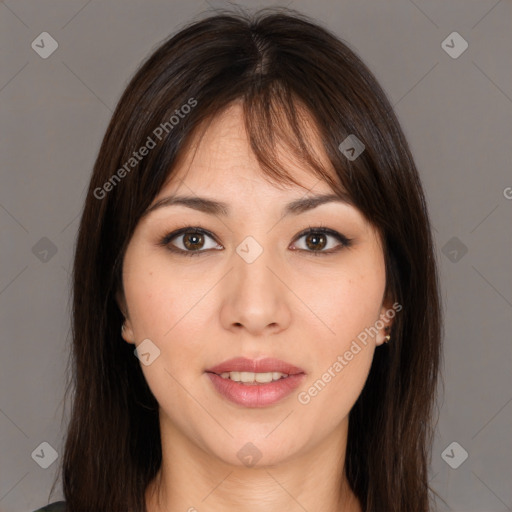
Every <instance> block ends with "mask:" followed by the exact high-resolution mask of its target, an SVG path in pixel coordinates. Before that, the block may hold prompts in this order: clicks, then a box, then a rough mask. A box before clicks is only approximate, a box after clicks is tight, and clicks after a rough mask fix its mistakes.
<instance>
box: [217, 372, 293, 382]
mask: <svg viewBox="0 0 512 512" xmlns="http://www.w3.org/2000/svg"><path fill="white" fill-rule="evenodd" d="M220 376H221V377H222V378H223V379H231V380H234V381H236V382H242V383H244V384H254V383H255V382H258V383H260V384H268V383H269V382H272V381H276V380H279V379H281V378H282V377H288V374H287V373H281V372H266V373H253V372H224V373H221V374H220Z"/></svg>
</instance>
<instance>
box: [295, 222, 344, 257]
mask: <svg viewBox="0 0 512 512" xmlns="http://www.w3.org/2000/svg"><path fill="white" fill-rule="evenodd" d="M301 239H304V242H305V243H304V245H303V246H302V247H301V244H294V247H293V249H299V250H301V251H304V252H305V253H309V254H313V255H314V256H319V255H322V254H325V255H327V254H333V253H335V252H338V251H340V250H341V249H343V248H344V247H350V245H351V242H352V240H351V239H349V238H347V237H346V236H344V235H342V234H341V233H338V232H337V231H334V230H332V229H328V228H324V227H318V228H310V229H307V230H306V231H303V232H302V233H300V234H299V235H297V238H296V240H301ZM324 249H325V250H324Z"/></svg>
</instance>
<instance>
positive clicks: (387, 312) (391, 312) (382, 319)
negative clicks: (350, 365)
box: [375, 301, 402, 346]
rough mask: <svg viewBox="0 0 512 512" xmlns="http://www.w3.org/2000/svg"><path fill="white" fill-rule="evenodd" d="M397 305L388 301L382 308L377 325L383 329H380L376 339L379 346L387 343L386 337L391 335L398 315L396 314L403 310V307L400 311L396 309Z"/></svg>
mask: <svg viewBox="0 0 512 512" xmlns="http://www.w3.org/2000/svg"><path fill="white" fill-rule="evenodd" d="M396 304H397V303H394V304H393V303H392V302H391V301H386V302H385V303H384V304H383V305H382V308H381V309H380V315H379V320H378V323H377V325H378V326H379V327H382V328H381V329H379V332H378V334H377V336H376V337H375V344H376V345H377V346H379V345H382V344H383V343H385V342H386V336H387V335H389V334H391V327H392V325H393V318H394V317H395V315H396V312H397V311H399V310H400V309H402V308H401V307H400V308H399V309H398V308H396V307H393V306H396Z"/></svg>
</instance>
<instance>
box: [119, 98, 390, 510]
mask: <svg viewBox="0 0 512 512" xmlns="http://www.w3.org/2000/svg"><path fill="white" fill-rule="evenodd" d="M311 140H312V141H313V143H314V147H315V148H316V151H317V152H318V154H319V155H321V157H322V158H323V159H324V162H325V165H326V166H328V167H329V166H330V164H329V162H328V161H327V157H326V156H325V155H324V154H323V152H322V149H321V145H320V142H319V139H318V137H317V135H316V133H315V132H314V131H313V130H312V131H311ZM281 158H282V161H283V162H284V163H285V164H286V165H287V169H289V170H290V172H291V173H293V175H294V176H295V177H297V178H298V179H299V180H300V183H301V185H303V187H305V188H302V187H298V186H295V185H277V184H273V183H271V182H270V181H269V180H268V179H265V178H264V177H263V174H262V172H261V170H260V168H259V165H258V163H257V161H256V158H255V157H254V155H253V154H252V153H251V151H250V148H249V145H248V141H247V137H246V135H245V131H244V128H243V118H242V110H241V108H240V106H239V105H237V104H233V105H232V106H231V107H230V108H229V109H227V110H226V111H225V112H224V113H223V114H221V115H219V116H218V117H217V118H215V119H214V120H213V122H212V123H211V124H210V126H209V128H208V129H207V130H206V132H205V134H204V137H203V138H202V139H201V141H200V143H198V144H196V146H195V147H194V151H188V152H187V154H186V155H185V157H184V158H183V159H182V161H181V162H180V163H179V165H178V166H177V168H176V169H175V172H173V174H172V176H171V178H170V180H169V181H168V182H167V183H166V184H165V186H164V187H163V188H162V190H161V191H160V192H159V194H158V195H157V197H156V198H155V200H154V201H153V203H152V204H154V203H156V202H157V201H158V200H160V199H161V198H163V197H166V196H169V195H171V194H173V193H176V192H178V193H180V194H187V195H189V194H190V195H197V196H207V197H208V198H212V199H215V200H219V201H223V202H226V203H228V204H229V206H230V209H231V210H232V212H231V215H230V216H226V217H223V216H221V215H211V214H207V213H204V212H200V211H197V210H193V209H190V208H187V207H185V206H182V205H179V206H177V205H173V206H167V207H162V208H159V209H156V210H154V211H153V212H151V213H149V214H148V215H147V216H145V217H143V218H142V219H141V221H140V222H139V224H138V225H137V227H136V230H135V232H134V234H133V237H132V239H131V241H130V243H129V246H128V248H127V251H126V254H125V259H124V262H123V285H124V293H125V294H124V296H122V297H121V298H120V299H119V303H120V307H121V309H122V310H123V312H124V313H125V316H126V317H127V319H126V322H125V326H126V327H125V329H124V331H123V337H124V339H125V341H126V342H128V343H132V344H135V345H138V344H140V343H141V342H142V341H143V340H145V339H147V338H149V339H150V340H151V341H152V342H153V343H154V344H155V345H156V346H157V347H158V348H159V349H160V356H159V357H157V358H156V359H155V360H154V362H153V363H151V364H150V365H148V366H145V365H143V364H141V368H142V370H143V372H144V376H145V378H146V380H147V382H148V385H149V387H150V389H151V391H152V392H153V394H154V396H155V397H156V399H157V400H158V403H159V406H160V430H161V437H162V456H163V463H162V467H161V470H160V472H159V473H158V475H157V477H156V478H155V480H154V481H153V482H151V484H150V485H149V486H148V488H147V492H146V501H147V507H148V510H149V511H150V512H157V511H164V510H165V511H190V512H192V511H195V510H197V511H199V512H202V511H215V512H216V511H225V510H243V511H244V512H261V511H265V512H274V511H275V512H277V511H279V512H281V511H283V510H288V511H301V512H303V511H304V510H308V511H312V510H325V511H332V512H335V511H344V512H360V511H361V507H360V504H359V502H358V500H357V499H356V497H355V496H354V494H353V493H352V491H351V490H350V489H349V487H348V484H347V481H346V478H345V475H344V459H345V450H346V444H347V429H348V415H349V412H350V410H351V408H352V406H353V405H354V403H355V401H356V400H357V398H358V396H359V394H360V393H361V390H362V388H363V386H364V383H365V381H366V378H367V376H368V373H369V369H370V365H371V361H372V358H373V354H374V351H375V348H376V346H378V345H380V344H381V343H382V342H383V341H384V336H385V334H386V332H384V329H381V330H380V331H379V333H378V335H376V336H375V337H370V338H369V341H368V343H367V344H366V346H364V345H362V344H360V345H361V347H362V349H361V351H360V352H359V353H358V354H357V355H355V356H354V358H353V359H352V360H351V361H350V362H349V363H348V364H347V365H346V366H345V367H344V368H343V370H342V371H341V372H339V373H338V374H336V377H334V378H332V380H331V381H330V382H329V383H328V384H327V385H326V386H325V387H324V389H323V390H322V391H321V392H320V393H318V394H317V395H316V396H315V397H313V398H312V399H311V401H310V402H309V403H308V404H306V405H304V404H301V403H300V402H299V401H298V398H297V395H298V393H299V392H300V391H307V390H308V389H309V388H310V386H311V385H312V384H313V383H314V382H315V381H317V380H318V379H319V378H321V377H322V375H323V374H324V373H325V372H326V371H327V370H328V368H330V367H332V366H333V364H334V362H335V361H336V360H337V357H338V355H340V354H341V355H342V354H344V353H345V352H346V351H347V350H348V349H349V347H350V345H351V343H352V342H353V340H355V339H356V337H357V335H358V334H359V333H361V332H362V331H364V329H365V328H367V327H369V326H373V325H374V324H375V322H376V321H377V320H379V319H385V320H386V321H387V323H388V325H389V322H390V321H389V320H387V318H385V317H384V316H383V315H384V312H385V311H386V310H388V309H389V308H390V304H385V303H384V301H383V299H384V291H385V284H386V278H385V267H384V254H383V250H382V247H381V243H380V240H379V237H378V234H377V232H376V231H375V230H374V228H373V227H372V226H371V225H370V224H369V223H368V222H367V221H366V220H365V218H364V217H363V216H362V214H361V213H360V212H359V211H358V210H357V209H356V208H354V207H352V206H349V205H347V204H344V203H327V204H322V205H320V206H317V207H316V208H314V209H312V210H309V211H307V212H305V213H301V214H299V215H291V216H288V217H283V218H281V217H282V209H283V207H284V205H285V204H287V203H289V202H290V201H292V200H295V199H299V198H302V197H304V196H305V195H306V194H307V195H309V196H312V195H316V194H320V193H332V190H331V189H330V187H329V186H328V185H327V183H325V182H323V181H319V180H318V178H317V177H316V176H314V175H312V174H311V171H309V170H307V169H305V168H302V167H301V166H300V165H298V164H297V162H294V161H292V160H291V159H289V158H288V157H287V155H286V152H284V151H283V152H282V153H281ZM313 187H314V189H313ZM310 189H311V190H310ZM309 190H310V191H309ZM308 191H309V192H308ZM185 225H190V226H200V227H202V228H204V229H206V230H208V231H209V232H211V233H212V234H213V235H214V237H215V238H210V237H208V236H205V237H204V238H203V240H202V242H200V243H199V245H198V247H199V248H200V250H203V251H204V252H203V253H202V254H200V255H196V256H192V257H186V256H182V255H179V254H175V253H172V252H170V251H169V249H168V248H166V247H163V246H159V245H158V242H159V240H160V239H161V238H162V237H163V236H165V235H166V234H168V233H170V232H172V231H174V230H176V229H179V228H181V227H183V226H185ZM320 225H322V226H326V227H329V228H331V229H333V230H335V231H338V232H339V233H342V234H344V235H345V236H346V237H348V238H349V239H353V244H352V246H351V247H342V248H341V250H340V251H339V252H336V253H332V254H324V255H317V256H316V255H314V254H313V251H314V250H315V248H317V247H319V248H320V249H319V250H320V251H322V250H323V251H324V252H325V251H327V250H329V249H330V248H332V247H336V246H339V245H340V242H338V241H337V240H336V239H335V238H333V237H331V236H330V235H329V236H328V237H327V240H326V242H327V244H328V245H326V246H325V247H324V246H323V245H322V242H318V241H317V242H313V248H312V249H311V248H310V247H308V245H306V241H307V236H302V237H301V238H297V235H298V234H299V233H300V232H301V231H302V230H304V229H307V228H308V227H313V228H314V227H318V226H320ZM247 236H252V237H253V238H254V239H255V240H256V241H257V242H258V243H259V244H260V246H261V247H262V248H263V253H262V254H261V255H260V256H259V257H258V258H257V259H256V260H255V261H254V262H253V263H251V264H248V263H247V262H246V261H245V260H244V259H242V258H241V257H240V256H239V255H238V254H237V252H236V248H237V246H238V245H239V244H240V243H241V242H242V241H243V240H244V239H245V237H247ZM185 238H186V237H184V236H178V237H177V238H175V239H174V240H173V241H172V243H171V244H169V245H172V244H174V247H176V248H177V249H179V248H181V249H182V250H187V249H186V246H184V245H183V244H184V241H185ZM193 243H197V242H195V241H193ZM201 243H202V244H203V245H201ZM315 243H316V245H315ZM219 247H220V249H221V250H214V248H219ZM292 247H293V248H295V250H293V249H292ZM322 247H323V248H322ZM210 249H211V250H210ZM297 249H302V250H297ZM188 250H189V251H190V250H191V249H188ZM192 250H193V249H192ZM237 356H245V357H248V358H252V359H258V358H262V357H265V356H266V357H276V358H279V359H282V360H284V361H287V362H289V363H291V364H294V365H296V366H298V367H300V368H302V369H304V371H305V372H306V378H305V380H304V382H303V384H302V385H301V386H300V387H299V389H298V390H297V391H295V392H293V393H292V394H291V395H289V396H288V397H286V398H285V399H284V400H282V401H280V402H279V403H277V404H274V405H271V406H268V407H264V408H248V407H243V406H239V405H235V404H233V403H231V402H229V401H227V400H226V399H225V398H224V397H222V396H221V395H219V394H218V393H217V392H216V391H215V389H214V387H213V385H212V384H211V382H210V379H209V378H208V377H207V375H206V374H205V370H206V369H208V368H210V367H212V366H214V365H216V364H218V363H220V362H222V361H225V360H227V359H231V358H232V357H237ZM248 442H251V443H253V444H254V445H255V446H256V447H257V448H258V450H259V451H260V452H261V454H262V456H261V459H260V460H259V461H258V463H257V465H256V466H254V467H246V466H245V465H244V464H243V463H242V462H241V461H240V460H239V459H238V457H237V452H238V451H239V450H240V449H241V448H242V447H243V446H244V445H246V443H248Z"/></svg>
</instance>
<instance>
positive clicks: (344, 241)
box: [158, 224, 353, 256]
mask: <svg viewBox="0 0 512 512" xmlns="http://www.w3.org/2000/svg"><path fill="white" fill-rule="evenodd" d="M186 233H199V234H202V235H205V236H208V237H210V238H212V239H213V240H214V241H215V242H216V243H217V244H218V245H221V244H220V243H219V242H218V241H217V240H216V237H215V236H214V235H213V234H212V233H211V232H210V231H208V230H206V229H203V228H201V227H200V226H191V225H187V226H183V227H181V228H178V229H176V230H174V231H172V232H170V233H167V234H166V235H164V236H163V237H162V238H161V239H160V241H159V242H158V245H159V246H163V247H166V248H167V249H168V250H169V251H170V252H173V253H176V254H178V255H183V256H194V255H199V254H204V253H208V252H210V251H212V250H219V249H211V248H210V249H198V250H197V251H185V250H183V249H180V248H178V247H175V246H172V248H171V247H170V245H172V244H171V241H172V240H173V239H175V238H178V237H179V236H181V235H184V234H186ZM312 233H321V234H324V235H326V236H331V237H333V238H335V239H336V240H338V242H339V246H337V247H336V248H334V249H332V248H331V249H329V250H327V251H324V250H320V251H311V250H309V251H308V250H307V249H296V248H294V249H292V250H294V251H301V252H304V253H307V254H313V255H314V256H320V255H328V254H333V253H335V252H339V251H340V250H341V249H344V248H348V247H350V246H351V244H352V241H353V239H350V238H347V237H346V236H345V235H343V234H342V233H339V232H338V231H336V230H334V229H330V228H327V227H325V226H323V225H321V224H320V225H317V226H309V227H307V228H305V229H303V230H302V231H300V232H299V233H298V234H297V235H295V237H294V239H293V242H292V244H294V243H295V242H296V241H297V240H299V239H300V238H302V237H304V236H306V235H309V234H312Z"/></svg>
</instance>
